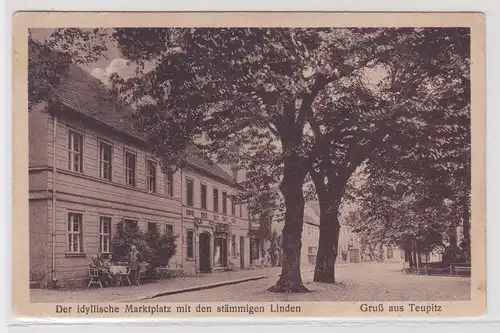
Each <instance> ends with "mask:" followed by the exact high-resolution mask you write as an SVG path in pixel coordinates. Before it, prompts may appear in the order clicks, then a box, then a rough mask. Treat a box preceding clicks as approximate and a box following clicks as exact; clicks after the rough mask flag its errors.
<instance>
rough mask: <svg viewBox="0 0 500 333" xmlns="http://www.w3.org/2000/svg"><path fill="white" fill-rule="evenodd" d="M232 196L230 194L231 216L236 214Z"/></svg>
mask: <svg viewBox="0 0 500 333" xmlns="http://www.w3.org/2000/svg"><path fill="white" fill-rule="evenodd" d="M234 198H235V197H234V196H231V216H236V202H235V200H234Z"/></svg>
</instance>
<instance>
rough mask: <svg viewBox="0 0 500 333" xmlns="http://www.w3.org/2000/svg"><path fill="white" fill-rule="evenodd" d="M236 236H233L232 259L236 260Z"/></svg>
mask: <svg viewBox="0 0 500 333" xmlns="http://www.w3.org/2000/svg"><path fill="white" fill-rule="evenodd" d="M236 248H237V246H236V235H231V257H232V258H236Z"/></svg>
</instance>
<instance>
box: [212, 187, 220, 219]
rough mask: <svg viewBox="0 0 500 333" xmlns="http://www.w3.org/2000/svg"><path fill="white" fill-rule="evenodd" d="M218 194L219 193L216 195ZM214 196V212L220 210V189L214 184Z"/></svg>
mask: <svg viewBox="0 0 500 333" xmlns="http://www.w3.org/2000/svg"><path fill="white" fill-rule="evenodd" d="M216 194H217V195H216ZM212 198H213V201H214V202H213V207H212V208H213V211H214V213H218V212H219V189H218V188H217V187H215V186H214V188H213V190H212Z"/></svg>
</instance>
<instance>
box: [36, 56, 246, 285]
mask: <svg viewBox="0 0 500 333" xmlns="http://www.w3.org/2000/svg"><path fill="white" fill-rule="evenodd" d="M53 97H54V98H53V100H54V102H51V103H50V104H47V103H40V104H38V105H36V106H34V107H33V108H32V109H31V110H30V115H29V184H30V185H29V210H30V212H29V217H30V221H29V232H30V244H29V252H30V253H29V254H30V273H31V280H34V281H39V282H40V283H41V284H46V283H47V282H48V281H51V280H53V279H57V280H59V283H60V284H67V283H75V284H81V283H83V282H84V281H85V279H86V275H87V267H88V262H89V259H90V258H91V256H92V255H94V254H96V253H103V254H105V255H106V254H109V253H112V251H113V249H112V238H113V234H114V232H115V226H116V224H117V223H118V222H120V221H123V222H124V223H131V224H136V225H138V226H139V227H140V228H141V229H142V230H144V231H146V230H147V229H148V228H150V227H151V226H152V225H153V224H154V225H155V227H156V228H158V229H159V230H160V231H163V230H170V231H172V232H173V233H175V234H177V235H179V236H180V237H178V242H180V244H178V250H177V253H176V255H175V256H174V258H172V259H171V263H172V264H175V265H177V266H180V267H182V268H183V270H184V271H186V272H187V273H195V272H198V271H211V270H212V268H217V267H227V266H228V264H229V261H230V259H231V260H233V259H234V260H235V261H237V262H238V263H239V267H246V266H248V265H249V262H250V260H249V258H248V252H249V250H247V249H249V245H247V244H248V243H249V241H248V226H249V224H248V214H247V212H246V210H245V209H244V207H241V206H239V207H236V205H234V204H233V203H232V202H231V201H230V198H231V196H232V195H233V194H234V193H235V192H236V191H237V190H238V187H237V184H236V182H235V180H234V179H233V178H232V177H231V176H230V175H228V174H227V173H225V172H224V171H223V170H222V169H221V168H220V167H218V166H217V165H216V164H215V163H213V162H211V161H210V160H209V159H208V158H204V157H200V156H197V155H195V154H193V155H192V156H190V158H189V160H188V163H187V167H186V168H185V169H183V170H179V171H177V172H173V171H167V172H163V171H162V168H161V167H160V163H159V161H158V160H157V159H156V158H155V156H153V155H151V154H150V153H149V149H148V145H147V142H146V140H145V139H144V137H143V136H142V135H141V134H140V133H138V132H137V131H135V130H134V128H133V127H132V126H131V123H130V121H128V120H127V119H126V116H127V115H129V114H130V109H127V108H124V107H120V106H119V104H118V103H116V101H115V100H114V99H113V97H112V96H111V95H110V93H109V91H108V89H107V88H106V87H105V86H104V84H102V83H101V82H100V81H99V80H97V79H95V78H94V77H92V76H91V75H89V74H88V73H87V72H85V71H84V70H83V69H81V68H80V67H78V66H74V65H72V66H70V71H69V74H68V77H67V78H65V79H64V80H63V81H62V83H61V84H60V85H59V86H58V88H57V89H56V90H55V91H54V96H53ZM240 258H241V259H240Z"/></svg>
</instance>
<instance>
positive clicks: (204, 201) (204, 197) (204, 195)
mask: <svg viewBox="0 0 500 333" xmlns="http://www.w3.org/2000/svg"><path fill="white" fill-rule="evenodd" d="M200 193H201V208H203V209H207V185H205V184H201V185H200Z"/></svg>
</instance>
